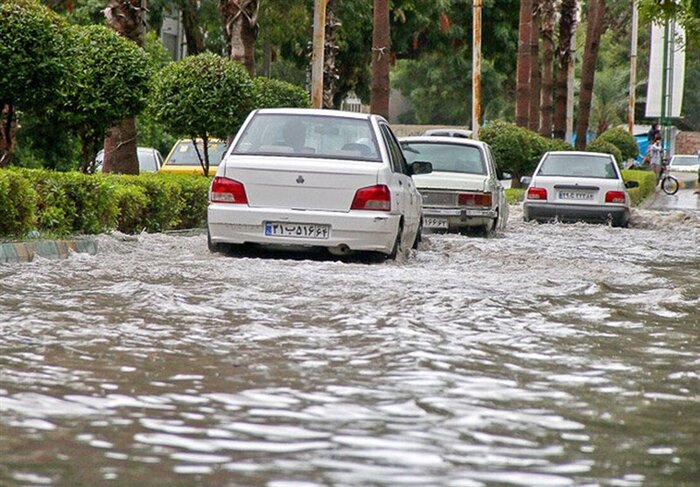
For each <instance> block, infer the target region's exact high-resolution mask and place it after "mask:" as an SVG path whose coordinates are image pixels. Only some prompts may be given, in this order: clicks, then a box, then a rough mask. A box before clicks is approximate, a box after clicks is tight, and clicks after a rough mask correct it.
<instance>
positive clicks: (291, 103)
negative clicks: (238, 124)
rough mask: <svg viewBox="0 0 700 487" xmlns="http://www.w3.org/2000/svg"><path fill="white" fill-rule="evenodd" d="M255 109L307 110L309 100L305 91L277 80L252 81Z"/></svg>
mask: <svg viewBox="0 0 700 487" xmlns="http://www.w3.org/2000/svg"><path fill="white" fill-rule="evenodd" d="M253 87H254V91H255V108H309V107H311V98H310V97H309V94H308V93H307V92H306V90H305V89H303V88H300V87H299V86H296V85H293V84H291V83H287V82H286V81H281V80H278V79H272V78H266V77H264V76H258V77H257V78H254V79H253Z"/></svg>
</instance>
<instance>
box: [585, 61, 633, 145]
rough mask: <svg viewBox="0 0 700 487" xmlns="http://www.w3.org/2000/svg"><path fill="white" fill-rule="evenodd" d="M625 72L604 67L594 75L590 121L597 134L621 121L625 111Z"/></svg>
mask: <svg viewBox="0 0 700 487" xmlns="http://www.w3.org/2000/svg"><path fill="white" fill-rule="evenodd" d="M626 88H627V73H625V71H624V70H615V69H606V70H604V71H602V72H600V73H598V74H597V75H596V77H595V86H594V87H593V107H592V108H591V123H592V124H593V125H595V126H596V133H597V134H598V135H600V134H602V133H603V132H605V131H606V130H607V129H609V128H610V127H611V126H615V125H617V124H619V123H621V122H622V120H623V119H624V116H625V113H626V111H627V92H626Z"/></svg>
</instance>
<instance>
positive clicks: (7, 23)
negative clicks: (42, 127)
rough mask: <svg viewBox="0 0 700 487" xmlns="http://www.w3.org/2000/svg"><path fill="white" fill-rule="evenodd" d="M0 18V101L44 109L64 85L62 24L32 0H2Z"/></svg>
mask: <svg viewBox="0 0 700 487" xmlns="http://www.w3.org/2000/svg"><path fill="white" fill-rule="evenodd" d="M0 19H1V20H0V66H1V67H2V68H1V69H0V103H12V104H13V105H14V106H15V108H16V109H19V110H32V109H41V110H43V111H46V110H47V108H50V107H52V106H54V101H55V99H56V97H57V95H58V93H59V92H61V91H62V90H65V89H66V85H67V84H68V82H67V80H66V73H67V71H68V66H67V64H66V63H67V59H66V56H65V49H66V46H65V43H64V40H63V35H62V27H63V24H64V23H63V22H62V21H61V19H60V17H58V16H57V15H56V14H54V13H53V12H51V11H50V10H49V9H47V8H46V7H44V6H42V5H40V4H39V3H38V2H35V1H33V0H10V1H7V0H3V1H2V2H0Z"/></svg>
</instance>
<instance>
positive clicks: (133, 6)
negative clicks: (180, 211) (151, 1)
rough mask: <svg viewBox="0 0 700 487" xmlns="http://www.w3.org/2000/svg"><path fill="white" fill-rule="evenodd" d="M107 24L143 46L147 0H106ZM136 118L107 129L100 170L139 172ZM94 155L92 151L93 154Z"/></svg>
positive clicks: (127, 172) (123, 172) (105, 13)
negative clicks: (107, 1)
mask: <svg viewBox="0 0 700 487" xmlns="http://www.w3.org/2000/svg"><path fill="white" fill-rule="evenodd" d="M104 15H105V17H106V19H107V25H108V26H109V27H110V28H112V29H114V30H115V31H117V32H118V33H119V34H120V35H122V36H123V37H125V38H127V39H129V40H130V41H133V42H135V43H136V45H138V46H139V47H143V46H144V43H145V41H146V38H145V35H146V20H145V15H146V0H109V3H108V4H107V8H105V9H104ZM136 147H137V140H136V119H135V118H134V117H130V118H126V119H124V120H122V121H121V123H119V125H117V126H115V127H112V128H111V129H109V131H108V132H107V137H106V138H105V142H104V151H105V154H104V162H103V163H102V171H103V172H114V173H121V174H138V173H139V159H138V156H137V154H136ZM93 157H94V154H93Z"/></svg>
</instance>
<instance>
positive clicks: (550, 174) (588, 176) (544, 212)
mask: <svg viewBox="0 0 700 487" xmlns="http://www.w3.org/2000/svg"><path fill="white" fill-rule="evenodd" d="M523 182H524V183H527V184H528V188H527V192H526V194H525V201H524V202H523V218H524V219H525V221H529V220H537V221H539V222H547V221H553V220H557V221H572V222H574V221H584V222H592V223H596V222H598V223H608V222H609V223H610V224H612V225H613V226H619V227H626V226H627V224H628V222H629V219H630V197H629V195H628V194H627V191H625V189H626V188H633V187H636V186H639V183H637V182H636V181H628V182H627V183H624V182H623V180H622V175H621V174H620V169H619V168H618V166H617V163H616V162H615V158H614V157H613V156H611V155H609V154H602V153H599V152H574V151H570V152H547V153H545V154H544V155H543V156H542V159H540V162H539V164H538V165H537V168H536V169H535V172H534V175H533V176H532V178H523Z"/></svg>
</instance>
